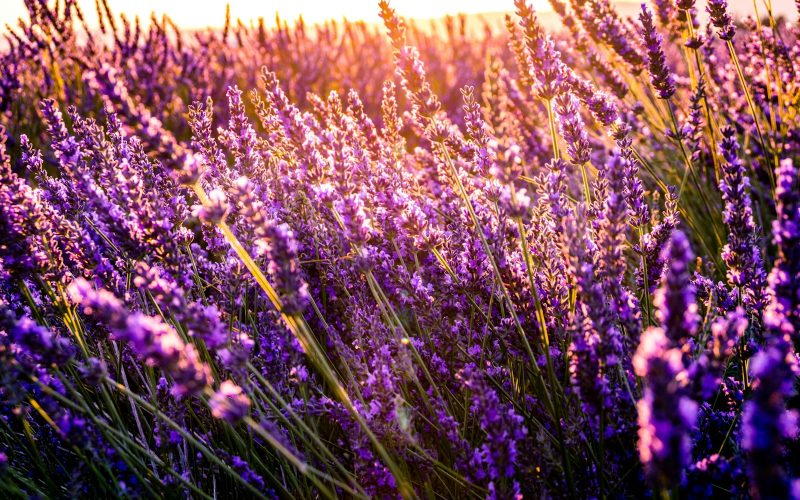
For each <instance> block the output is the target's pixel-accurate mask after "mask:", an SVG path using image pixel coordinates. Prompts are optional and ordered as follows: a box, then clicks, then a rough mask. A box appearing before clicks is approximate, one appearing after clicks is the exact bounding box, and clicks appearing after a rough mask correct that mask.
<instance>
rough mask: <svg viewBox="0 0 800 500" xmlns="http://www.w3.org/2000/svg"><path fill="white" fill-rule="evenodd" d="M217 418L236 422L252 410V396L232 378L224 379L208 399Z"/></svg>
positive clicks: (212, 412)
mask: <svg viewBox="0 0 800 500" xmlns="http://www.w3.org/2000/svg"><path fill="white" fill-rule="evenodd" d="M208 406H209V407H210V408H211V414H212V415H213V416H214V417H215V418H219V419H221V420H225V421H227V422H230V423H232V424H233V423H236V422H238V421H240V420H242V419H243V418H244V417H246V416H247V414H248V413H249V412H250V398H249V397H247V394H245V393H244V392H243V391H242V388H241V387H239V386H238V385H236V384H234V383H233V382H231V381H230V380H226V381H224V382H223V383H222V384H220V386H219V390H217V391H216V392H214V394H213V395H212V396H211V398H210V399H209V401H208Z"/></svg>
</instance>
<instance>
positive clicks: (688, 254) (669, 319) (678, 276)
mask: <svg viewBox="0 0 800 500" xmlns="http://www.w3.org/2000/svg"><path fill="white" fill-rule="evenodd" d="M662 259H663V260H664V262H666V269H665V270H664V275H663V276H662V278H661V286H660V287H659V289H658V290H657V291H656V293H655V297H654V299H653V305H654V306H655V307H656V318H658V321H659V322H660V323H661V326H662V328H663V329H664V334H665V335H666V336H667V338H669V339H670V342H671V346H675V347H679V348H680V347H682V346H683V345H684V344H686V343H687V342H688V341H689V340H690V339H692V338H694V336H695V334H696V333H697V324H698V322H699V320H700V318H699V316H698V314H697V302H696V300H695V289H694V285H693V284H692V281H691V276H692V274H691V269H690V267H689V266H691V265H692V264H693V263H694V262H693V261H694V256H693V255H692V249H691V247H690V246H689V240H688V239H687V238H686V235H685V234H683V232H682V231H680V230H675V231H673V233H672V238H671V239H670V241H669V243H668V245H667V246H666V248H664V250H663V252H662Z"/></svg>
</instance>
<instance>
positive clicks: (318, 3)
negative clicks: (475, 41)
mask: <svg viewBox="0 0 800 500" xmlns="http://www.w3.org/2000/svg"><path fill="white" fill-rule="evenodd" d="M3 2H4V3H7V4H10V5H7V6H6V5H4V8H3V9H0V23H13V22H14V20H15V19H17V18H18V17H19V16H22V15H24V14H25V8H24V5H23V2H22V0H19V1H14V0H3ZM79 3H80V5H81V7H82V8H83V9H84V10H85V11H86V17H87V19H89V20H91V21H92V23H93V24H96V19H97V15H96V14H95V12H94V10H95V9H94V1H93V0H91V1H87V0H81V1H80V2H79ZM108 3H109V6H110V7H111V10H112V12H114V13H117V14H119V13H124V14H125V15H126V16H128V17H130V18H133V16H139V17H140V18H142V19H147V18H149V17H150V13H151V12H156V14H157V15H160V14H164V13H165V14H167V15H169V16H170V17H171V18H172V19H173V20H174V21H175V22H176V24H178V25H179V26H181V27H186V28H201V27H205V26H220V25H222V24H223V22H224V20H225V4H226V2H222V1H198V0H172V1H170V2H168V3H165V2H163V1H161V0H136V1H131V0H108ZM533 3H534V6H535V7H536V9H537V10H540V11H542V12H544V11H550V10H552V9H551V8H550V4H549V3H548V2H547V0H534V2H533ZM230 5H231V17H232V18H233V19H236V18H239V19H242V20H243V21H245V22H247V21H249V20H251V19H257V18H259V17H263V18H265V19H267V20H269V21H270V22H271V21H272V20H273V19H274V18H275V13H276V12H277V13H278V14H279V15H280V16H281V18H284V19H287V20H294V19H297V18H298V17H299V16H301V15H302V16H303V18H304V19H305V20H306V21H307V22H309V23H315V22H319V21H323V20H325V19H342V18H347V19H350V20H364V21H368V22H379V21H380V18H379V17H378V0H348V1H347V2H332V1H330V0H297V1H295V2H285V1H278V0H267V1H263V0H236V1H231V2H230ZM391 5H392V7H394V8H395V9H396V10H397V12H398V13H399V14H400V15H402V16H404V17H415V18H421V19H427V18H437V17H442V16H445V15H447V14H456V13H459V12H464V13H467V14H475V13H481V12H505V11H511V10H513V9H514V1H513V0H437V1H435V2H431V1H430V0H395V1H392V2H391Z"/></svg>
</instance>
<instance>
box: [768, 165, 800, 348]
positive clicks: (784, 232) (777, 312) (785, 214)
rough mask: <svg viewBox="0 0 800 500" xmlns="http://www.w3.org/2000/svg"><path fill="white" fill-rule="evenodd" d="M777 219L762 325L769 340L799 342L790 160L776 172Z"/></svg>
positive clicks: (797, 198) (798, 200)
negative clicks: (773, 256) (766, 331)
mask: <svg viewBox="0 0 800 500" xmlns="http://www.w3.org/2000/svg"><path fill="white" fill-rule="evenodd" d="M777 176H778V179H777V187H776V190H775V197H776V198H777V216H776V218H775V221H774V222H773V225H772V240H773V242H774V243H775V246H776V247H777V249H778V257H777V259H776V260H775V265H774V266H773V268H772V271H771V272H770V274H769V278H768V281H769V288H768V291H767V294H768V303H767V306H766V308H765V309H764V324H765V326H766V327H767V328H768V329H769V331H770V335H771V336H777V337H786V338H787V339H790V341H791V342H793V343H794V344H795V345H798V343H799V341H800V194H798V192H799V191H800V180H799V179H798V173H797V168H796V167H795V166H794V165H792V160H791V159H788V158H787V159H785V160H783V161H781V163H780V168H779V169H778V172H777Z"/></svg>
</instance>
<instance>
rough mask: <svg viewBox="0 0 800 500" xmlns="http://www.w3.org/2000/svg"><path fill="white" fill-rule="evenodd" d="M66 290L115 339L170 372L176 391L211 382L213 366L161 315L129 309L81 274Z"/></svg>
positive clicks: (197, 388)
mask: <svg viewBox="0 0 800 500" xmlns="http://www.w3.org/2000/svg"><path fill="white" fill-rule="evenodd" d="M67 291H68V293H69V297H70V299H72V301H73V302H74V303H76V304H80V305H81V306H83V312H84V313H85V314H87V315H91V316H94V317H96V318H98V319H100V320H101V321H102V322H104V323H105V324H106V325H107V326H108V328H109V330H110V331H111V333H112V337H113V338H114V339H116V340H119V341H122V342H125V343H128V344H129V345H130V347H131V349H132V350H133V351H134V352H135V353H136V354H137V355H138V356H139V357H140V358H141V359H142V360H144V361H145V362H146V363H147V364H148V365H149V366H154V367H158V368H160V369H162V370H164V372H166V373H168V374H169V375H171V376H172V378H173V379H174V381H175V385H174V386H173V388H172V393H173V394H174V395H176V396H185V395H193V394H197V393H199V392H200V391H201V390H203V389H204V388H205V387H207V386H208V385H209V383H210V381H211V369H210V368H209V367H208V366H207V365H206V364H205V363H203V362H202V361H201V359H200V355H199V353H198V352H197V350H196V349H195V347H194V346H193V345H191V344H186V343H185V342H184V341H183V339H181V337H180V335H178V332H176V331H175V329H174V328H172V327H170V326H169V325H167V324H166V323H164V322H163V321H162V320H161V318H158V317H155V316H147V315H145V314H142V313H139V312H129V311H128V310H127V309H126V308H125V307H124V306H123V305H122V303H121V302H120V301H119V300H118V299H117V298H116V297H115V296H114V295H113V294H111V293H110V292H107V291H105V290H100V291H97V290H95V289H94V288H93V287H92V285H91V284H90V283H89V282H88V281H86V280H84V279H81V278H79V279H77V280H75V281H74V282H72V283H71V284H70V285H69V287H68V290H67Z"/></svg>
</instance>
